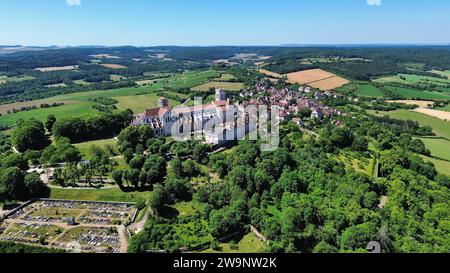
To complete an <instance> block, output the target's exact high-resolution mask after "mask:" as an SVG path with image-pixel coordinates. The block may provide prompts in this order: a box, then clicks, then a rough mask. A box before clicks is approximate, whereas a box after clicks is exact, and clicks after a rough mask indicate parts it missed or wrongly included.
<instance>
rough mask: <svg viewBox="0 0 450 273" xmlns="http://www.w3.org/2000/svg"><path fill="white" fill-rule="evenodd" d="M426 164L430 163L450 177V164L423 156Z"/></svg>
mask: <svg viewBox="0 0 450 273" xmlns="http://www.w3.org/2000/svg"><path fill="white" fill-rule="evenodd" d="M422 158H423V159H424V160H425V162H427V161H429V162H432V163H433V164H434V166H435V167H436V170H437V171H438V172H440V173H442V174H445V175H450V162H449V161H445V160H440V159H435V158H431V157H426V156H422Z"/></svg>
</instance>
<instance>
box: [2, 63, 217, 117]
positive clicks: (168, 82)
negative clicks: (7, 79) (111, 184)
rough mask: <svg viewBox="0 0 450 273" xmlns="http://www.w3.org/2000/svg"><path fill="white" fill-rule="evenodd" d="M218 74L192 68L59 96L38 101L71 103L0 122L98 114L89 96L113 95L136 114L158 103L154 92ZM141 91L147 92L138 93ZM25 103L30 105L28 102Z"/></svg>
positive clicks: (192, 84)
mask: <svg viewBox="0 0 450 273" xmlns="http://www.w3.org/2000/svg"><path fill="white" fill-rule="evenodd" d="M219 76H220V73H218V72H216V71H212V70H206V71H201V72H192V71H191V72H185V73H183V74H178V75H175V76H173V77H171V78H167V79H165V80H164V81H160V82H157V83H155V84H153V85H152V86H149V87H147V86H144V87H128V88H120V89H112V90H97V91H90V92H78V93H71V94H64V95H58V96H54V97H51V98H47V99H44V100H39V103H53V102H61V101H70V102H71V104H66V105H63V106H59V107H54V108H46V109H36V110H31V111H26V112H19V113H14V114H9V115H2V116H0V124H2V125H8V126H12V125H14V124H15V122H16V121H17V120H18V119H29V118H32V117H34V118H37V119H39V120H41V121H45V120H46V119H47V116H48V115H50V114H53V115H55V116H56V118H57V119H60V118H65V117H75V116H90V115H98V114H99V112H98V111H97V110H95V109H93V108H92V106H93V105H94V103H93V102H92V101H90V100H91V99H93V98H98V97H106V98H114V99H116V100H118V101H119V103H118V104H117V107H118V109H119V110H125V109H127V108H130V109H131V110H133V111H134V112H136V113H137V112H142V111H144V110H145V109H146V108H151V107H155V106H157V101H158V98H159V96H158V95H156V94H155V93H154V92H157V91H164V90H175V89H178V88H187V89H189V88H192V87H195V86H198V85H201V84H203V83H205V82H207V81H208V80H210V79H213V78H218V77H219ZM152 92H153V93H152ZM144 93H145V94H146V95H139V94H144ZM147 93H150V94H147ZM136 95H139V96H136ZM27 103H28V104H29V103H30V102H27ZM170 103H172V105H177V104H179V102H177V101H173V100H171V101H170ZM18 106H20V105H18ZM3 107H8V105H4V106H3ZM16 108H17V107H16ZM19 108H20V107H19Z"/></svg>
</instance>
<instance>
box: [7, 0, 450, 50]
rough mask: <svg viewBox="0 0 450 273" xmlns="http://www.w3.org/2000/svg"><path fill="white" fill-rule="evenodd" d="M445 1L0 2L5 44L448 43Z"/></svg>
mask: <svg viewBox="0 0 450 273" xmlns="http://www.w3.org/2000/svg"><path fill="white" fill-rule="evenodd" d="M449 14H450V1H448V0H0V26H1V27H0V44H2V45H16V44H22V45H148V46H150V45H279V44H354V43H357V44H370V43H377V44H378V43H450V16H449Z"/></svg>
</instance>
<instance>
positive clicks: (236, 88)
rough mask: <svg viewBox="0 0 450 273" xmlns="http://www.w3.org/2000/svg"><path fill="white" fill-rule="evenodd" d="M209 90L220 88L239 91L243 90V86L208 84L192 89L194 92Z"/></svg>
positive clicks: (238, 83) (231, 83) (236, 84)
mask: <svg viewBox="0 0 450 273" xmlns="http://www.w3.org/2000/svg"><path fill="white" fill-rule="evenodd" d="M211 88H222V89H223V90H227V91H239V90H241V89H242V88H244V84H243V83H240V82H215V81H213V82H208V83H205V84H202V85H199V86H196V87H194V88H192V90H194V91H203V92H206V91H209V90H210V89H211Z"/></svg>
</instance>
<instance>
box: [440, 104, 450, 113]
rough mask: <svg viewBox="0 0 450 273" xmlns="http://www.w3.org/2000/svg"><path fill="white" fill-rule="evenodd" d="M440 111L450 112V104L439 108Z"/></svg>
mask: <svg viewBox="0 0 450 273" xmlns="http://www.w3.org/2000/svg"><path fill="white" fill-rule="evenodd" d="M438 110H442V111H447V112H450V104H449V105H447V106H445V107H441V108H438Z"/></svg>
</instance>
